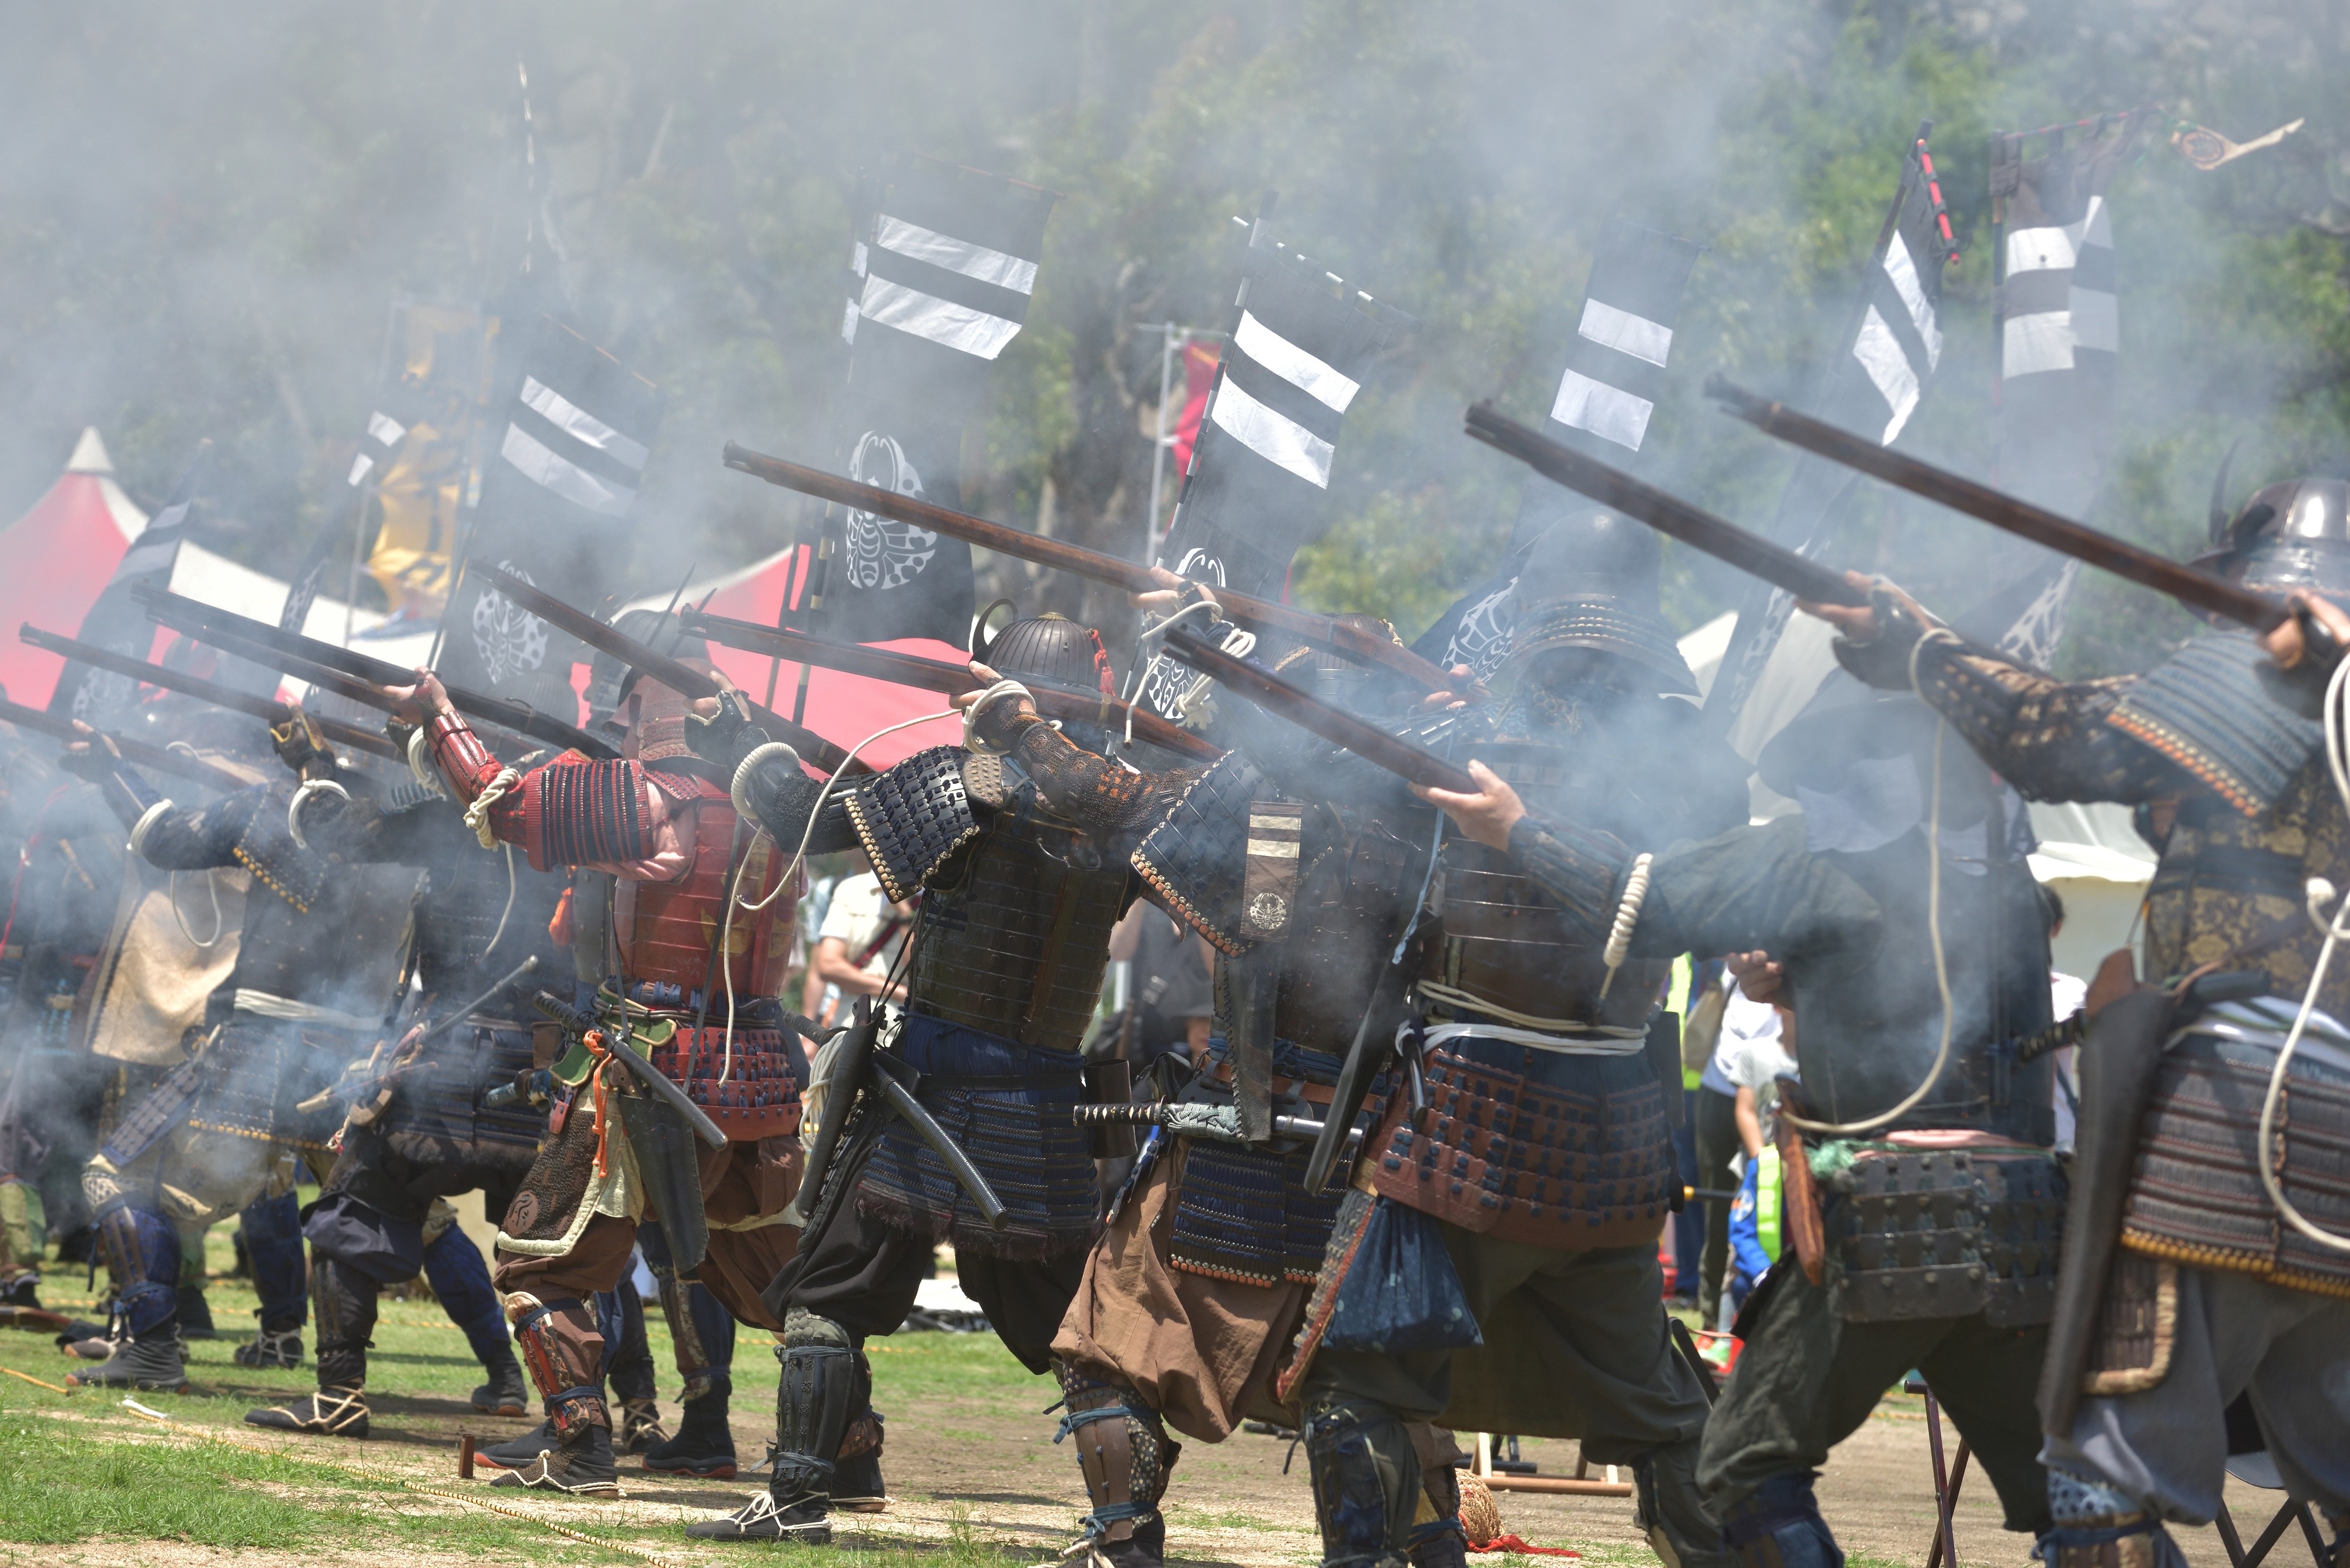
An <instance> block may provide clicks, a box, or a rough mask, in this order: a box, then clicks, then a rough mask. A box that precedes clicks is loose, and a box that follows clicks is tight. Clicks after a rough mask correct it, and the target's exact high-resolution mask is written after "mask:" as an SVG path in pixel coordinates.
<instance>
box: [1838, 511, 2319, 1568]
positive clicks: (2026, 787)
mask: <svg viewBox="0 0 2350 1568" xmlns="http://www.w3.org/2000/svg"><path fill="white" fill-rule="evenodd" d="M2199 564H2201V565H2204V566H2208V567H2210V569H2213V570H2216V571H2219V572H2221V573H2224V574H2226V575H2228V576H2234V577H2236V578H2238V579H2239V580H2240V581H2241V582H2242V583H2243V584H2245V585H2246V586H2247V587H2256V588H2266V589H2270V590H2272V591H2275V592H2278V593H2280V594H2285V593H2303V594H2325V595H2330V596H2344V595H2345V594H2346V593H2350V483H2345V482H2343V481H2341V480H2338V479H2303V480H2299V481H2294V482H2288V483H2280V484H2272V485H2269V486H2266V487H2264V488H2263V489H2262V490H2260V491H2259V492H2257V493H2254V494H2253V495H2252V497H2251V499H2250V500H2249V501H2248V502H2247V503H2246V504H2245V505H2244V506H2243V508H2242V509H2241V511H2239V512H2237V513H2236V514H2234V516H2232V517H2223V518H2220V519H2219V520H2217V525H2216V526H2215V528H2214V537H2213V539H2212V548H2211V550H2210V554H2209V555H2208V556H2205V557H2204V558H2203V561H2202V562H2201V563H2199ZM1815 613H1820V614H1822V615H1824V616H1825V618H1828V619H1830V620H1831V621H1833V622H1834V623H1835V625H1836V626H1837V628H1838V629H1839V630H1840V631H1842V632H1843V633H1844V636H1843V637H1842V638H1841V639H1839V640H1838V642H1837V643H1836V645H1835V651H1836V657H1837V658H1838V659H1839V660H1840V661H1842V662H1843V663H1844V665H1845V666H1846V669H1848V670H1852V671H1853V672H1854V673H1856V674H1857V675H1858V676H1860V677H1861V678H1862V679H1863V680H1867V681H1868V682H1870V683H1871V684H1872V685H1876V686H1877V687H1880V688H1883V689H1887V690H1893V691H1911V690H1914V691H1916V692H1917V694H1918V697H1919V698H1921V699H1922V700H1923V701H1925V702H1926V703H1927V704H1929V706H1930V707H1931V708H1933V710H1934V711H1937V712H1938V713H1940V714H1942V715H1943V716H1944V717H1946V718H1947V719H1948V721H1949V722H1950V727H1951V729H1952V731H1953V732H1955V733H1956V734H1957V735H1959V736H1960V737H1962V738H1963V739H1964V740H1965V741H1966V742H1968V743H1969V744H1970V745H1971V746H1972V747H1973V748H1974V749H1975V750H1976V751H1977V752H1978V753H1981V757H1982V759H1983V761H1984V762H1986V763H1989V764H1990V765H1991V767H1992V768H1994V769H1996V770H1997V772H1998V773H1999V774H2000V775H2001V776H2002V777H2003V778H2005V779H2007V780H2009V781H2010V782H2012V784H2014V785H2015V787H2016V788H2017V789H2019V790H2021V791H2022V793H2023V794H2025V795H2027V796H2030V797H2031V798H2033V799H2037V800H2078V801H2091V800H2107V801H2116V802H2120V803H2122V804H2125V805H2129V806H2131V807H2133V808H2134V810H2135V811H2136V814H2137V823H2138V826H2139V831H2140V833H2141V834H2142V835H2143V836H2146V837H2147V840H2148V842H2149V843H2151V844H2153V845H2154V846H2155V847H2156V850H2157V852H2158V855H2159V857H2160V858H2159V860H2158V863H2157V865H2156V867H2155V875H2154V880H2153V883H2152V885H2151V886H2150V888H2148V890H2147V904H2146V912H2145V917H2144V920H2145V932H2146V936H2145V962H2146V976H2147V981H2150V982H2151V983H2150V984H2146V985H2138V986H2137V988H2136V989H2131V988H2132V986H2133V985H2134V984H2135V983H2136V976H2135V975H2134V974H2133V973H2132V972H2131V971H2129V970H2127V969H2126V968H2125V967H2123V966H2122V965H2121V964H2120V963H2118V962H2116V961H2110V960H2109V961H2108V963H2109V966H2111V972H2110V973H2109V974H2108V975H2107V976H2106V977H2102V978H2104V979H2105V981H2106V983H2105V984H2104V985H2102V986H2101V987H2100V988H2099V989H2100V990H2101V991H2106V992H2123V993H2124V994H2121V995H2120V996H2119V997H2118V999H2116V1000H2111V1001H2109V1002H2106V1005H2105V1006H2104V1007H2103V1009H2102V1010H2101V1011H2099V1012H2096V1013H2095V1021H2094V1023H2093V1024H2092V1026H2091V1028H2090V1030H2089V1033H2088V1035H2087V1038H2086V1039H2085V1041H2084V1042H2083V1043H2082V1045H2081V1049H2080V1063H2081V1103H2080V1111H2079V1120H2078V1130H2077V1153H2076V1158H2075V1161H2074V1172H2073V1183H2074V1186H2073V1201H2072V1208H2071V1215H2070V1220H2069V1222H2068V1226H2067V1230H2066V1233H2065V1238H2064V1262H2063V1273H2062V1277H2061V1278H2060V1280H2059V1282H2058V1293H2057V1298H2056V1303H2055V1309H2054V1322H2053V1324H2052V1326H2051V1329H2050V1333H2049V1345H2048V1353H2047V1357H2046V1361H2045V1365H2044V1367H2043V1375H2042V1377H2041V1379H2040V1384H2039V1405H2040V1414H2041V1418H2042V1421H2043V1425H2044V1429H2045V1435H2046V1436H2045V1446H2044V1448H2043V1451H2042V1453H2043V1459H2044V1460H2045V1461H2046V1463H2047V1466H2048V1489H2049V1502H2050V1506H2051V1508H2052V1510H2053V1511H2054V1517H2055V1524H2056V1528H2055V1530H2054V1532H2053V1533H2052V1534H2051V1535H2050V1537H2049V1538H2048V1540H2047V1542H2045V1543H2044V1548H2045V1550H2044V1553H2043V1554H2044V1555H2045V1557H2046V1560H2047V1561H2048V1562H2049V1563H2051V1564H2052V1568H2089V1565H2091V1564H2106V1565H2110V1564H2115V1563H2147V1562H2156V1561H2165V1562H2171V1563H2176V1562H2178V1561H2179V1558H2178V1548H2177V1546H2176V1545H2175V1544H2174V1543H2172V1542H2170V1540H2169V1539H2168V1532H2167V1531H2166V1530H2165V1524H2166V1522H2167V1521H2184V1522H2188V1523H2195V1524H2200V1523H2204V1522H2206V1521H2210V1519H2211V1518H2213V1517H2214V1515H2215V1514H2217V1512H2218V1511H2219V1508H2220V1488H2221V1485H2222V1481H2223V1475H2224V1464H2225V1460H2226V1458H2227V1453H2228V1449H2229V1447H2230V1444H2229V1442H2228V1440H2227V1433H2228V1431H2229V1429H2230V1421H2229V1420H2228V1419H2226V1418H2223V1417H2228V1415H2229V1413H2230V1410H2231V1408H2232V1409H2235V1410H2239V1411H2242V1410H2245V1409H2246V1408H2247V1407H2248V1412H2249V1414H2250V1415H2251V1417H2252V1418H2253V1423H2254V1425H2255V1426H2256V1427H2257V1435H2258V1440H2259V1441H2260V1442H2261V1443H2262V1446H2264V1447H2265V1448H2266V1449H2267V1451H2268V1453H2269V1454H2270V1455H2271V1456H2272V1458H2273V1459H2274V1460H2275V1461H2276V1465H2277V1470H2278V1473H2279V1474H2280V1475H2281V1476H2282V1478H2283V1480H2284V1482H2285V1490H2286V1492H2287V1493H2288V1495H2289V1496H2291V1497H2293V1498H2294V1499H2296V1500H2298V1501H2308V1502H2314V1503H2315V1504H2316V1505H2318V1506H2319V1507H2320V1508H2321V1509H2323V1510H2324V1512H2325V1513H2326V1515H2327V1517H2328V1518H2329V1520H2330V1521H2331V1522H2332V1524H2333V1527H2334V1542H2335V1546H2334V1552H2336V1554H2337V1555H2338V1554H2339V1552H2340V1542H2342V1540H2343V1539H2344V1536H2345V1529H2350V1442H2345V1441H2344V1434H2345V1432H2350V1301H2345V1297H2350V1240H2345V1231H2350V1187H2345V1183H2344V1181H2343V1179H2342V1177H2343V1172H2344V1171H2345V1169H2350V1055H2345V1054H2344V1046H2345V1044H2350V1032H2345V1028H2344V1025H2343V1024H2342V1023H2341V1022H2340V1021H2341V1020H2343V1019H2345V1018H2350V967H2345V966H2344V965H2342V964H2340V963H2339V962H2338V961H2337V962H2336V963H2335V964H2334V966H2332V967H2331V968H2330V969H2328V970H2327V971H2326V972H2325V974H2324V983H2323V984H2318V983H2317V982H2316V974H2317V965H2318V955H2319V951H2320V949H2321V947H2322V946H2323V945H2324V942H2325V940H2326V936H2325V930H2326V925H2325V923H2326V922H2327V921H2329V920H2333V919H2336V918H2337V917H2336V912H2335V909H2334V906H2335V904H2336V903H2337V902H2338V900H2339V898H2340V897H2341V894H2340V892H2339V889H2342V888H2350V818H2345V809H2344V803H2343V800H2342V798H2341V795H2340V794H2339V791H2338V786H2337V784H2336V780H2335V777H2334V774H2333V772H2332V770H2331V767H2330V765H2329V763H2328V760H2327V756H2326V745H2325V735H2324V727H2323V725H2322V724H2321V723H2320V722H2319V721H2318V720H2317V719H2316V718H2315V717H2314V716H2313V714H2314V710H2315V707H2316V703H2315V701H2314V700H2313V699H2314V692H2304V691H2294V690H2293V686H2292V685H2291V683H2290V682H2280V681H2279V680H2278V679H2277V678H2276V674H2275V671H2273V670H2269V669H2266V668H2265V665H2266V662H2267V661H2266V659H2264V656H2263V650H2262V646H2261V644H2260V643H2259V642H2258V641H2256V640H2255V639H2254V638H2253V637H2252V636H2251V634H2250V633H2248V632H2241V631H2218V632H2212V633H2209V634H2206V635H2204V636H2202V637H2199V638H2197V639H2195V640H2193V641H2191V642H2189V644H2188V645H2187V646H2186V647H2185V648H2183V649H2180V650H2179V651H2178V653H2177V654H2175V655H2173V656H2172V657H2171V658H2170V659H2168V660H2166V661H2165V662H2163V663H2161V664H2159V665H2157V666H2156V667H2155V668H2154V669H2152V670H2148V671H2147V672H2145V673H2143V674H2139V675H2132V676H2123V677H2117V678H2114V679H2108V680H2089V681H2077V682H2064V681H2058V680H2053V679H2051V678H2050V677H2048V676H2045V675H2043V674H2040V673H2038V672H2036V671H2033V670H2026V669H2022V668H2020V667H2018V666H2017V665H2016V664H2014V663H2013V662H2012V661H2011V660H2009V659H2005V658H2002V656H2001V655H1999V654H1998V653H1997V652H1995V651H1993V650H1991V649H1985V648H1982V647H1980V646H1978V645H1975V644H1973V643H1970V642H1968V641H1967V640H1965V639H1962V638H1960V637H1959V636H1958V635H1956V634H1955V633H1953V632H1951V631H1950V630H1949V629H1948V628H1944V627H1941V626H1939V624H1937V623H1936V622H1935V621H1934V620H1933V619H1932V618H1930V617H1929V616H1928V615H1927V614H1926V613H1925V612H1924V611H1923V610H1921V609H1919V608H1918V607H1917V606H1916V605H1915V604H1914V602H1912V601H1910V600H1909V599H1908V597H1906V596H1903V595H1901V594H1900V593H1898V590H1894V589H1891V588H1889V587H1878V589H1877V592H1876V594H1875V597H1874V603H1873V605H1872V606H1871V607H1869V608H1867V609H1862V610H1853V611H1835V610H1831V609H1827V608H1825V607H1824V608H1822V609H1820V610H1819V611H1817V612H1815ZM2345 626H2350V623H2345ZM2278 646H2279V648H2280V649H2281V650H2283V651H2284V652H2285V653H2286V655H2287V656H2291V654H2292V652H2293V650H2292V649H2290V647H2289V646H2288V640H2287V639H2279V643H2278ZM2230 996H2232V997H2233V998H2234V1000H2225V998H2228V997H2230ZM2304 1007H2308V1008H2310V1009H2312V1010H2313V1011H2312V1013H2311V1016H2310V1018H2309V1020H2308V1023H2307V1026H2306V1028H2305V1029H2302V1030H2300V1031H2299V1032H2298V1033H2300V1042H2299V1044H2298V1049H2297V1050H2296V1051H2295V1052H2294V1054H2293V1056H2292V1057H2291V1058H2290V1061H2289V1063H2288V1062H2285V1061H2283V1060H2282V1054H2283V1048H2284V1045H2285V1043H2286V1040H2287V1037H2288V1035H2290V1034H2293V1033H2295V1018H2296V1015H2297V1014H2298V1013H2299V1012H2301V1011H2302V1010H2303V1008H2304ZM1808 1077H1809V1075H1806V1081H1807V1082H1808ZM2264 1118H2265V1120H2266V1124H2267V1126H2268V1127H2270V1128H2272V1129H2273V1131H2264ZM2263 1148H2266V1149H2270V1150H2272V1151H2273V1156H2272V1158H2263V1156H2262V1149H2263ZM2240 1399H2241V1400H2242V1401H2244V1404H2243V1405H2239V1400H2240Z"/></svg>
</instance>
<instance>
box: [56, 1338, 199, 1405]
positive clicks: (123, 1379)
mask: <svg viewBox="0 0 2350 1568" xmlns="http://www.w3.org/2000/svg"><path fill="white" fill-rule="evenodd" d="M66 1386H68V1387H71V1388H145V1389H151V1390H160V1391H161V1392H164V1393H169V1394H181V1393H185V1392H186V1391H187V1386H188V1362H187V1356H186V1354H185V1352H183V1351H182V1349H181V1347H180V1325H179V1324H177V1323H175V1322H172V1321H171V1320H170V1319H166V1320H164V1321H163V1322H162V1323H161V1324H157V1325H156V1326H155V1327H153V1328H151V1329H149V1330H148V1331H147V1332H146V1333H144V1334H125V1335H124V1336H123V1337H122V1338H120V1339H119V1340H117V1341H115V1343H114V1354H113V1355H109V1356H108V1357H107V1358H106V1359H105V1360H104V1361H101V1362H99V1364H98V1365H97V1366H90V1367H84V1368H82V1369H80V1370H78V1371H74V1372H68V1373H67V1374H66Z"/></svg>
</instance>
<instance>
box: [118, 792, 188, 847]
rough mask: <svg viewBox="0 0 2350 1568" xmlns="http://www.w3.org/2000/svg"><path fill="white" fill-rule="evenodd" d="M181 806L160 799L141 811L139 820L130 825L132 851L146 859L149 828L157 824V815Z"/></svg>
mask: <svg viewBox="0 0 2350 1568" xmlns="http://www.w3.org/2000/svg"><path fill="white" fill-rule="evenodd" d="M178 809H179V808H178V807H177V806H174V805H172V803H171V802H170V801H169V800H159V801H157V802H156V803H155V804H154V805H151V806H149V807H148V808H147V809H146V810H145V811H142V812H140V814H139V820H138V821H137V822H134V823H132V824H131V825H130V853H131V854H133V855H136V856H137V857H139V858H140V859H141V860H144V859H146V858H147V830H148V829H149V828H151V827H152V826H155V819H156V818H157V817H159V816H161V815H163V814H164V813H166V812H169V811H176V810H178Z"/></svg>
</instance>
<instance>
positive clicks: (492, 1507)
mask: <svg viewBox="0 0 2350 1568" xmlns="http://www.w3.org/2000/svg"><path fill="white" fill-rule="evenodd" d="M7 1370H8V1369H7V1368H6V1367H0V1372H5V1371H7ZM12 1376H18V1377H23V1376H25V1375H24V1374H23V1373H21V1372H18V1373H14V1374H12ZM26 1381H27V1382H37V1381H38V1379H36V1378H27V1379H26ZM122 1407H123V1408H124V1409H126V1410H128V1411H130V1413H131V1414H132V1415H134V1416H137V1417H140V1419H141V1420H146V1421H152V1422H154V1423H156V1424H157V1425H159V1426H164V1427H171V1428H175V1429H176V1430H179V1431H182V1432H185V1433H187V1434H188V1435H189V1436H190V1437H192V1438H203V1440H204V1441H205V1442H208V1443H218V1444H220V1445H221V1446H222V1447H224V1448H230V1449H244V1451H245V1452H246V1453H249V1454H259V1455H261V1456H263V1457H264V1458H265V1459H292V1460H294V1461H296V1463H300V1464H313V1465H321V1466H324V1467H326V1468H327V1469H338V1470H341V1471H343V1472H344V1473H345V1474H347V1475H355V1476H358V1477H359V1478H360V1479H361V1480H372V1481H379V1482H382V1483H385V1484H388V1485H390V1486H396V1487H399V1488H400V1489H401V1490H404V1491H412V1492H417V1493H419V1494H421V1495H422V1496H425V1497H437V1498H443V1499H446V1500H447V1501H451V1502H456V1503H463V1504H464V1505H465V1506H466V1507H468V1508H478V1509H481V1510H483V1511H485V1512H489V1513H494V1514H499V1515H502V1516H503V1517H504V1518H507V1519H515V1520H520V1521H522V1522H523V1523H525V1524H535V1525H537V1526H538V1527H539V1528H540V1529H541V1530H546V1531H552V1532H554V1533H556V1534H557V1535H561V1536H566V1537H567V1538H569V1539H570V1540H573V1541H577V1542H583V1543H585V1544H587V1545H589V1546H601V1547H603V1548H605V1549H606V1550H607V1551H611V1552H622V1553H624V1554H626V1555H628V1556H630V1557H641V1558H643V1559H644V1560H645V1561H646V1562H648V1563H677V1562H678V1561H679V1560H678V1559H677V1558H674V1557H671V1556H670V1555H669V1554H667V1553H666V1552H656V1551H654V1550H653V1549H652V1548H651V1547H650V1546H639V1545H638V1544H636V1543H635V1542H630V1541H616V1540H614V1539H612V1538H611V1537H610V1536H607V1535H590V1534H589V1533H587V1532H586V1531H584V1530H574V1529H572V1528H571V1526H569V1525H567V1524H559V1523H557V1522H556V1521H554V1520H551V1519H546V1518H542V1517H541V1516H539V1515H537V1514H535V1513H531V1512H528V1511H525V1510H523V1509H519V1508H514V1507H510V1506H508V1505H507V1504H504V1503H499V1502H493V1501H490V1500H489V1499H488V1498H485V1497H475V1496H473V1494H472V1493H470V1492H462V1491H452V1490H450V1489H449V1488H447V1487H439V1486H432V1485H429V1484H428V1483H426V1482H424V1481H420V1480H410V1479H409V1478H408V1477H406V1476H403V1475H400V1474H398V1473H396V1472H394V1471H391V1470H383V1469H376V1468H375V1467H374V1466H372V1465H359V1464H352V1463H350V1462H349V1461H348V1460H344V1459H327V1458H324V1457H321V1456H316V1455H311V1454H297V1453H292V1452H289V1451H288V1450H286V1449H269V1448H264V1447H263V1446H262V1445H260V1444H259V1443H247V1442H244V1441H241V1440H239V1439H238V1438H230V1437H224V1436H222V1435H221V1434H220V1433H218V1432H213V1431H207V1430H206V1429H205V1428H202V1427H192V1426H190V1425H189V1424H188V1423H186V1422H185V1421H180V1420H174V1419H173V1418H172V1417H169V1416H166V1415H165V1414H163V1412H162V1411H161V1410H157V1409H153V1408H151V1407H148V1406H145V1405H141V1404H140V1403H139V1401H137V1400H136V1399H125V1400H124V1401H122Z"/></svg>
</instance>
